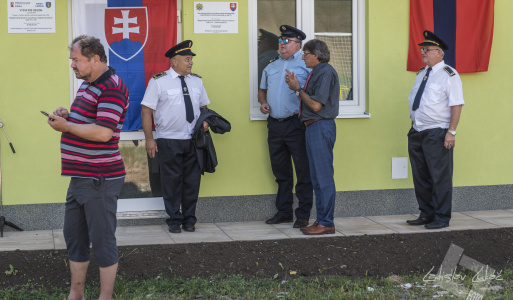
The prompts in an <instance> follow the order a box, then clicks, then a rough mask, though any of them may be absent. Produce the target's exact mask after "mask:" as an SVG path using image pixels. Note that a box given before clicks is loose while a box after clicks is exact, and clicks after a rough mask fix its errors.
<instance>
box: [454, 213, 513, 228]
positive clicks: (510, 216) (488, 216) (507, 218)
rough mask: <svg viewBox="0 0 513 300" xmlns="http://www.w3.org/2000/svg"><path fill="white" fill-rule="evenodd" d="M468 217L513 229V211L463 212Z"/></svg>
mask: <svg viewBox="0 0 513 300" xmlns="http://www.w3.org/2000/svg"><path fill="white" fill-rule="evenodd" d="M462 214H465V215H467V216H470V217H473V218H476V219H480V220H483V221H485V222H488V223H491V224H493V225H496V226H498V227H513V209H511V210H509V209H507V210H485V211H467V212H462Z"/></svg>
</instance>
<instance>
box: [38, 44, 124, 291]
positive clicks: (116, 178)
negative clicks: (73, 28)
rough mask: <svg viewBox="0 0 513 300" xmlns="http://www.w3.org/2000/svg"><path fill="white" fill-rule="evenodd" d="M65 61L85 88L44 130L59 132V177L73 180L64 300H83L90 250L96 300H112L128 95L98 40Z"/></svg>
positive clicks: (66, 231)
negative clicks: (97, 293) (96, 280)
mask: <svg viewBox="0 0 513 300" xmlns="http://www.w3.org/2000/svg"><path fill="white" fill-rule="evenodd" d="M69 57H70V59H71V68H72V69H73V71H74V72H75V75H76V77H77V78H78V79H83V80H84V82H83V83H82V85H81V86H80V88H79V90H78V92H77V96H76V98H75V100H74V101H73V104H72V105H71V109H70V111H68V110H67V109H65V108H62V107H59V108H57V109H56V110H55V111H54V112H53V114H50V115H49V116H48V117H49V119H48V124H49V125H50V126H51V127H52V128H53V129H55V130H56V131H60V132H62V137H61V158H62V176H70V177H71V181H70V184H69V188H68V193H67V196H66V208H65V215H64V239H65V241H66V248H67V250H68V256H69V260H70V271H71V290H70V294H69V297H68V298H67V299H70V300H71V299H84V285H85V278H86V273H87V268H88V266H89V260H90V248H89V246H90V244H92V248H93V252H94V254H95V257H96V260H97V262H98V265H99V266H100V283H101V291H100V297H99V298H100V299H111V298H112V291H113V287H114V281H115V279H116V273H117V268H118V260H119V259H118V249H117V246H116V237H115V232H116V211H117V200H118V197H119V194H120V192H121V188H122V186H123V182H124V177H125V166H124V164H123V160H122V158H121V155H120V153H119V148H118V142H119V135H120V130H121V127H122V126H123V121H124V119H125V115H126V111H127V108H128V89H127V88H126V86H125V84H124V83H123V81H122V80H121V78H120V77H118V76H117V75H116V74H115V70H114V69H113V68H110V67H109V66H108V65H107V56H106V55H105V50H104V48H103V46H102V44H101V42H100V40H99V39H97V38H95V37H92V36H85V35H83V36H79V37H77V38H75V39H74V40H73V42H72V44H71V46H70V56H69ZM42 113H43V114H44V112H42Z"/></svg>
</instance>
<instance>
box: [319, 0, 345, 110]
mask: <svg viewBox="0 0 513 300" xmlns="http://www.w3.org/2000/svg"><path fill="white" fill-rule="evenodd" d="M314 3H315V38H316V39H320V40H323V41H324V42H326V44H327V45H328V48H329V49H330V64H331V65H332V66H333V67H334V68H335V70H337V73H338V76H339V81H340V100H353V93H352V90H353V57H352V53H353V51H352V49H353V45H352V43H353V38H352V32H353V28H352V23H353V22H352V1H351V0H315V2H314Z"/></svg>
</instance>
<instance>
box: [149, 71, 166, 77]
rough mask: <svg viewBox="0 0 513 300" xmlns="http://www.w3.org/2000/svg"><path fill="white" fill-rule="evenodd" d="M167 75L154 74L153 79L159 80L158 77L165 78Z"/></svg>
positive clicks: (164, 73) (163, 73)
mask: <svg viewBox="0 0 513 300" xmlns="http://www.w3.org/2000/svg"><path fill="white" fill-rule="evenodd" d="M166 75H167V73H166V72H162V73H158V74H155V75H153V76H152V77H153V79H159V78H160V77H163V76H166Z"/></svg>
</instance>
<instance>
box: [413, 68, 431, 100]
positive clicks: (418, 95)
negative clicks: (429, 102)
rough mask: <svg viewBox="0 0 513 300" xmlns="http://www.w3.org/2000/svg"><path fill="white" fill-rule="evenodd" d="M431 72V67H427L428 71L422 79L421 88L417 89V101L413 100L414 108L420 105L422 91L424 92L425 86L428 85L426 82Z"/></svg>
mask: <svg viewBox="0 0 513 300" xmlns="http://www.w3.org/2000/svg"><path fill="white" fill-rule="evenodd" d="M429 72H431V68H428V69H427V73H426V75H425V76H424V79H423V80H422V83H421V84H420V87H419V90H418V91H417V95H415V101H413V106H412V108H411V109H412V110H417V108H419V105H420V98H422V93H423V92H424V88H425V87H426V82H427V80H428V78H429Z"/></svg>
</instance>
